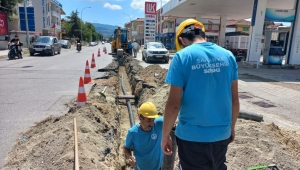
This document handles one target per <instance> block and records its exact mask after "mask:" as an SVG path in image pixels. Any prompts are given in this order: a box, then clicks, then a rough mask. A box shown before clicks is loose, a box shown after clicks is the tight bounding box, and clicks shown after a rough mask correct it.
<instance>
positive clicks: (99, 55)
mask: <svg viewBox="0 0 300 170" xmlns="http://www.w3.org/2000/svg"><path fill="white" fill-rule="evenodd" d="M98 57H101V54H100V48H98Z"/></svg>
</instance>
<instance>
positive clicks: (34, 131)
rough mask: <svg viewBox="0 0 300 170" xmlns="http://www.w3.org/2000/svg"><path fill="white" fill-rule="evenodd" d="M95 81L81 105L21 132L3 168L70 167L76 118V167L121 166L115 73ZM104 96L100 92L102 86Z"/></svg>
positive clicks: (72, 156) (116, 79) (106, 167)
mask: <svg viewBox="0 0 300 170" xmlns="http://www.w3.org/2000/svg"><path fill="white" fill-rule="evenodd" d="M96 82H97V85H96V86H95V87H94V88H93V89H92V91H91V92H90V94H89V96H88V103H87V104H86V105H85V106H84V107H81V108H76V107H72V108H71V109H70V111H69V113H67V114H66V115H64V116H61V117H49V118H47V119H46V120H44V121H42V122H39V123H37V124H36V126H34V127H31V128H30V129H29V130H28V131H27V132H24V133H23V134H22V135H23V138H22V139H21V140H18V141H17V142H16V144H15V146H14V147H13V149H12V150H11V151H10V152H9V154H8V157H7V159H6V162H5V165H4V167H3V169H4V170H6V169H7V170H11V169H61V170H65V169H73V165H74V129H73V127H74V125H73V118H74V117H76V119H77V129H78V142H79V143H78V149H79V161H80V163H79V164H80V169H110V168H109V167H111V168H112V169H121V167H124V166H125V162H124V157H123V155H122V154H119V153H120V151H121V149H120V147H121V146H123V143H121V141H120V140H116V139H120V134H121V133H120V132H119V129H120V127H119V125H120V122H119V121H120V119H119V118H120V115H119V113H118V112H116V111H117V106H116V102H115V98H116V87H117V84H118V78H117V77H114V76H113V77H110V78H109V79H101V80H96ZM105 87H106V90H105V96H106V98H105V97H104V96H102V95H100V93H99V92H103V90H104V88H105Z"/></svg>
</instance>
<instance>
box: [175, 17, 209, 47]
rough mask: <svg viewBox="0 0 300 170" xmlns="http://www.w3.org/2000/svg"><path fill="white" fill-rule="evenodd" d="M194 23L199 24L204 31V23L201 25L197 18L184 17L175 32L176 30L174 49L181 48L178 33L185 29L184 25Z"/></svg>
mask: <svg viewBox="0 0 300 170" xmlns="http://www.w3.org/2000/svg"><path fill="white" fill-rule="evenodd" d="M195 24H198V25H200V27H201V29H202V31H204V32H205V27H204V25H203V24H202V23H201V22H199V21H197V20H195V19H192V18H191V19H186V20H184V21H183V22H182V23H181V24H180V25H179V26H178V30H177V32H176V49H177V51H179V50H181V49H182V46H181V45H180V43H179V36H180V34H181V33H182V31H183V30H184V29H185V27H186V26H189V25H195Z"/></svg>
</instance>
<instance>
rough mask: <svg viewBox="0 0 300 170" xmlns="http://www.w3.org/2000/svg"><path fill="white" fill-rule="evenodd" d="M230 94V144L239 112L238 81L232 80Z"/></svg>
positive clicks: (233, 136)
mask: <svg viewBox="0 0 300 170" xmlns="http://www.w3.org/2000/svg"><path fill="white" fill-rule="evenodd" d="M231 93H232V126H231V142H233V140H234V138H235V124H236V121H237V118H238V116H239V112H240V101H239V92H238V80H234V81H233V82H232V86H231Z"/></svg>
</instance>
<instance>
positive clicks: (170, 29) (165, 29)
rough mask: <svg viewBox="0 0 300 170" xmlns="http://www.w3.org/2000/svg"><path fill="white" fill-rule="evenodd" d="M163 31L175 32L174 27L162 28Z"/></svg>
mask: <svg viewBox="0 0 300 170" xmlns="http://www.w3.org/2000/svg"><path fill="white" fill-rule="evenodd" d="M163 33H164V34H165V33H175V29H174V28H164V29H163Z"/></svg>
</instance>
